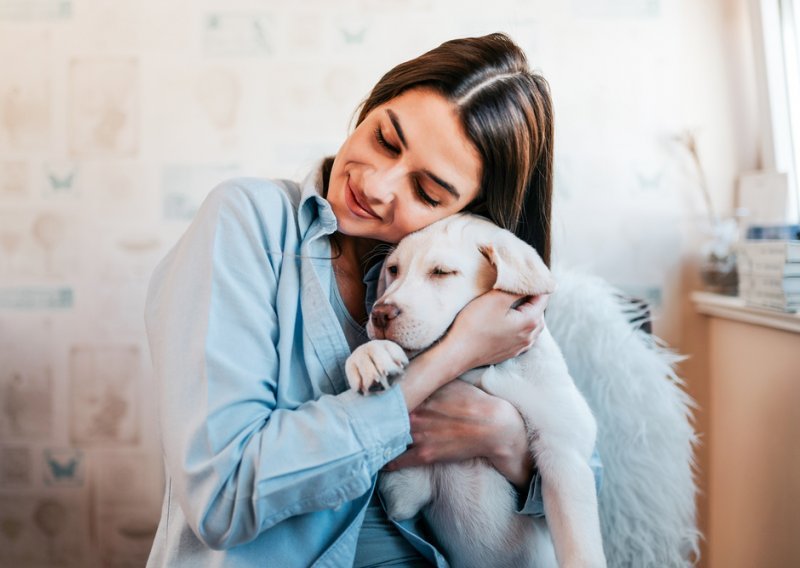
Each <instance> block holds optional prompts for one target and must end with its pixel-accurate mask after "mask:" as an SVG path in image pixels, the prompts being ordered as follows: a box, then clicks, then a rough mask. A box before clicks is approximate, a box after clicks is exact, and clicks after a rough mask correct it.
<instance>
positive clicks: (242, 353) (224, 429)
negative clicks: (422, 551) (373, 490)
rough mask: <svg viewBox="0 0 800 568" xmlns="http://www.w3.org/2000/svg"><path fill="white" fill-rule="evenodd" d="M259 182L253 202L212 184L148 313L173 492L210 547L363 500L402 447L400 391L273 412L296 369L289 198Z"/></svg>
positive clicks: (330, 398) (159, 279)
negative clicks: (285, 292)
mask: <svg viewBox="0 0 800 568" xmlns="http://www.w3.org/2000/svg"><path fill="white" fill-rule="evenodd" d="M259 183H260V184H261V185H260V186H258V188H257V189H258V190H259V191H261V192H263V191H268V192H269V194H268V195H266V196H265V195H264V194H263V193H260V194H259V197H258V200H256V199H255V198H254V194H253V191H252V188H250V189H248V187H249V186H248V183H246V182H238V181H232V182H226V183H225V184H223V185H221V186H219V187H218V188H216V189H215V190H214V191H212V193H211V194H210V195H209V197H208V198H207V199H206V200H205V201H204V203H203V205H202V207H201V208H200V210H199V211H198V214H197V215H196V217H195V220H194V221H193V222H192V224H191V225H190V227H189V228H188V229H187V231H186V233H185V234H184V236H183V237H182V238H181V240H180V241H179V242H178V243H177V244H176V246H175V247H174V248H173V249H172V250H171V251H170V253H169V254H168V255H167V257H165V259H164V260H163V261H162V262H161V263H160V264H159V266H158V267H157V268H156V270H155V272H154V274H153V278H152V280H151V283H150V287H149V290H148V298H147V304H146V309H145V321H146V326H147V333H148V340H149V343H150V352H151V357H152V362H153V369H154V373H155V376H156V380H157V383H158V385H159V393H158V394H159V405H160V408H159V416H160V421H161V434H162V445H163V450H164V458H165V464H166V468H167V472H168V475H169V477H170V480H171V484H172V490H173V492H174V494H175V495H176V497H177V499H178V500H179V504H180V506H181V508H182V509H183V511H184V514H185V515H186V518H187V521H188V522H189V524H190V526H191V527H192V529H193V531H194V532H195V533H196V534H197V536H198V538H200V539H201V540H202V541H203V542H204V543H206V544H207V545H208V546H209V547H211V548H215V549H223V548H229V547H231V546H235V545H237V544H241V543H245V542H249V541H251V540H253V539H254V538H256V537H257V536H258V534H259V533H261V532H262V531H264V530H266V529H267V528H269V527H271V526H273V525H274V524H276V523H278V522H280V521H281V520H283V519H286V518H287V517H290V516H293V515H300V514H303V513H307V512H311V511H317V510H322V509H329V508H335V507H337V506H339V505H341V504H343V503H345V502H347V501H350V500H353V499H355V498H357V497H359V496H360V495H363V494H364V493H365V492H366V491H367V490H368V489H369V488H370V487H371V485H372V480H373V478H374V476H375V475H376V473H377V472H378V470H379V469H380V468H381V467H382V466H383V465H385V464H386V463H387V462H388V461H389V460H391V459H393V458H395V457H396V456H398V455H399V454H400V453H402V452H403V451H404V449H405V447H406V446H407V445H408V444H409V443H410V442H411V436H410V433H409V424H408V410H407V407H406V405H405V400H404V398H403V395H402V392H401V391H400V390H399V388H397V387H395V388H392V389H390V390H389V391H387V392H386V393H383V394H380V395H375V396H368V397H365V396H361V395H358V394H357V393H355V392H353V391H346V392H344V393H341V394H339V395H323V396H321V397H319V398H317V399H316V400H310V401H308V402H305V403H303V404H301V405H300V406H298V407H297V408H294V409H292V410H289V409H287V408H278V404H277V400H278V397H279V393H280V392H281V391H280V388H279V383H280V382H281V381H291V380H293V374H294V373H296V372H297V369H295V368H293V367H292V366H291V364H290V363H289V362H287V360H286V359H289V358H288V357H283V358H282V357H280V353H279V351H278V348H277V345H278V338H279V334H280V333H281V330H280V329H279V326H278V312H279V310H280V309H281V308H280V299H279V296H280V293H282V291H281V289H279V288H280V287H279V285H278V284H279V276H280V273H281V263H282V261H283V256H284V255H283V254H280V253H281V252H282V251H283V249H284V247H285V246H286V242H287V239H295V242H296V239H297V238H298V237H297V235H296V232H297V228H296V223H295V221H294V218H293V209H292V207H293V206H292V205H291V204H290V202H289V201H288V198H287V196H286V195H285V194H284V193H283V191H282V190H281V189H280V188H278V187H276V186H270V185H267V186H264V185H263V184H264V182H263V181H259ZM256 201H258V203H256ZM265 219H268V221H265ZM292 252H294V250H292ZM276 253H278V254H276ZM284 288H285V287H284ZM294 293H295V294H299V293H300V290H299V284H298V286H297V289H296V290H294ZM295 304H296V302H295ZM295 310H296V308H295ZM298 317H299V316H298ZM296 340H297V341H300V340H301V339H300V338H296ZM295 380H297V379H295ZM311 394H312V393H309V396H308V398H313V397H312V396H311Z"/></svg>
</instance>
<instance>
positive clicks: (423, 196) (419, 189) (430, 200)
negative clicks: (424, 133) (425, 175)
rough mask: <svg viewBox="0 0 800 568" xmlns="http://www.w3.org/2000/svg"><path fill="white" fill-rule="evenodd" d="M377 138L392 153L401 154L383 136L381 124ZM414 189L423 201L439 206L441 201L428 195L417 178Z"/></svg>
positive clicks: (377, 129) (377, 128)
mask: <svg viewBox="0 0 800 568" xmlns="http://www.w3.org/2000/svg"><path fill="white" fill-rule="evenodd" d="M375 139H376V140H377V141H378V144H380V145H381V146H383V147H384V148H385V149H386V150H388V151H389V152H391V153H392V154H399V153H400V151H399V150H398V149H397V148H395V147H393V146H391V145H390V144H389V143H388V142H387V141H386V138H384V137H383V132H381V127H380V126H378V127H376V128H375ZM414 190H415V191H416V192H417V196H419V198H420V199H422V201H423V202H424V203H425V204H426V205H429V206H431V207H438V206H439V204H440V203H439V202H438V201H436V200H435V199H433V198H432V197H431V196H430V195H428V194H427V193H426V192H425V190H424V189H422V186H421V185H420V183H419V182H418V181H417V180H416V179H415V180H414Z"/></svg>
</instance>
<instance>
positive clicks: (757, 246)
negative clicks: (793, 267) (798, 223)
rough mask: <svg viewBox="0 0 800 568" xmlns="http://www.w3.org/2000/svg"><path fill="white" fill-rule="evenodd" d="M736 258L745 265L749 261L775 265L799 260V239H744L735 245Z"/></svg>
mask: <svg viewBox="0 0 800 568" xmlns="http://www.w3.org/2000/svg"><path fill="white" fill-rule="evenodd" d="M736 260H737V262H741V263H742V264H743V265H744V266H745V267H746V266H747V264H749V263H761V264H764V265H770V266H773V265H774V266H777V265H780V264H785V263H787V262H800V241H790V240H745V241H742V242H741V243H739V244H738V246H737V247H736Z"/></svg>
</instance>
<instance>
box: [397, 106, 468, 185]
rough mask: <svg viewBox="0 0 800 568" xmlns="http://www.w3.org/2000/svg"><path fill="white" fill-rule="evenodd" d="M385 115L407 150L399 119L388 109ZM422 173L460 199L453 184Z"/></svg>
mask: <svg viewBox="0 0 800 568" xmlns="http://www.w3.org/2000/svg"><path fill="white" fill-rule="evenodd" d="M386 114H388V115H389V120H390V121H391V122H392V125H393V126H394V129H395V130H396V131H397V137H398V138H400V143H401V144H402V145H403V148H405V149H406V150H408V142H407V141H406V136H405V134H404V133H403V128H402V127H401V126H400V119H399V118H397V114H395V112H394V111H393V110H392V109H390V108H388V109H386ZM422 172H423V173H424V174H425V175H426V176H428V177H429V178H431V179H432V180H433V181H434V182H435V183H437V184H438V185H440V186H442V187H443V188H444V189H445V190H446V191H447V192H448V193H449V194H450V195H452V196H453V197H455V198H456V199H459V198H460V197H461V194H460V193H459V192H458V190H457V189H456V188H455V187H454V186H453V184H451V183H448V182H446V181H444V180H443V179H442V178H440V177H439V176H437V175H436V174H434V173H433V172H431V171H430V170H425V169H423V170H422Z"/></svg>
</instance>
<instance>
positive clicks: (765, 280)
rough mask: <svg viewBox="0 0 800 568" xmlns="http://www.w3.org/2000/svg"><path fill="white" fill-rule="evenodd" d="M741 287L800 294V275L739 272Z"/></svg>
mask: <svg viewBox="0 0 800 568" xmlns="http://www.w3.org/2000/svg"><path fill="white" fill-rule="evenodd" d="M739 289H740V290H742V291H761V292H774V293H783V294H800V276H784V277H780V276H777V277H775V276H771V275H763V274H757V273H754V272H742V271H740V272H739Z"/></svg>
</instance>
